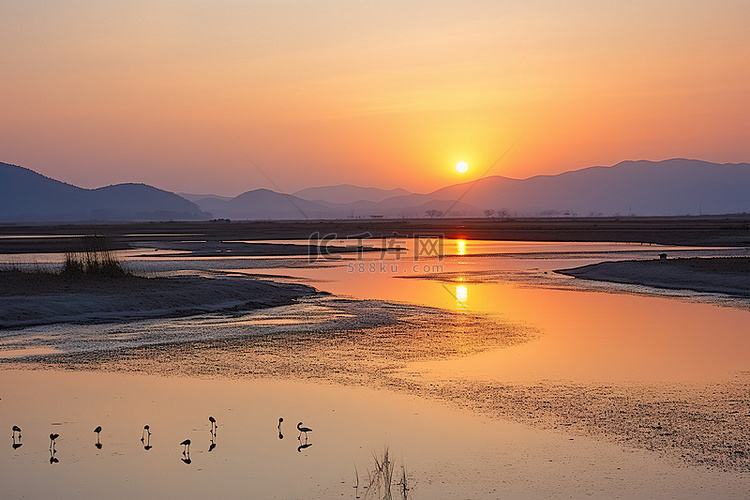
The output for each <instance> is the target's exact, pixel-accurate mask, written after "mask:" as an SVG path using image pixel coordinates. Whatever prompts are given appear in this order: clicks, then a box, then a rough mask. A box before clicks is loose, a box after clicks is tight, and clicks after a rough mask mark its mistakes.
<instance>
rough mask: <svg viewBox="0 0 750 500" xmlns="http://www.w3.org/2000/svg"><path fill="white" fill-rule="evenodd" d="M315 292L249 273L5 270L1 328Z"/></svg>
mask: <svg viewBox="0 0 750 500" xmlns="http://www.w3.org/2000/svg"><path fill="white" fill-rule="evenodd" d="M314 293H316V291H315V289H314V288H312V287H309V286H306V285H298V284H287V283H274V282H271V281H261V280H257V279H253V278H248V277H230V276H221V277H215V278H207V277H189V276H183V277H170V278H144V277H137V276H132V275H127V276H123V277H119V278H95V277H93V278H78V279H69V278H65V277H63V276H60V275H56V274H51V273H25V272H18V271H3V272H0V329H1V328H23V327H27V326H33V325H44V324H55V323H65V322H68V323H69V322H72V323H101V322H114V321H125V320H137V319H143V318H153V317H180V316H190V315H194V314H200V313H207V312H216V311H228V310H234V311H246V310H251V309H257V308H263V307H272V306H280V305H284V304H291V303H292V302H293V301H295V300H296V299H299V298H301V297H304V296H308V295H312V294H314Z"/></svg>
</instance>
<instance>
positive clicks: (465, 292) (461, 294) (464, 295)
mask: <svg viewBox="0 0 750 500" xmlns="http://www.w3.org/2000/svg"><path fill="white" fill-rule="evenodd" d="M468 300H469V289H468V288H466V285H456V303H457V304H460V305H464V304H466V302H468Z"/></svg>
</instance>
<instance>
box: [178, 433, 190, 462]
mask: <svg viewBox="0 0 750 500" xmlns="http://www.w3.org/2000/svg"><path fill="white" fill-rule="evenodd" d="M180 446H184V448H183V450H182V458H181V459H180V460H182V461H183V462H185V463H186V464H188V465H190V464H191V463H192V460H191V459H190V440H189V439H186V440H185V441H183V442H181V443H180Z"/></svg>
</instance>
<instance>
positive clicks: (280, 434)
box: [276, 417, 284, 439]
mask: <svg viewBox="0 0 750 500" xmlns="http://www.w3.org/2000/svg"><path fill="white" fill-rule="evenodd" d="M283 421H284V417H279V425H277V426H276V428H277V429H278V430H279V439H284V435H283V434H282V433H281V422H283Z"/></svg>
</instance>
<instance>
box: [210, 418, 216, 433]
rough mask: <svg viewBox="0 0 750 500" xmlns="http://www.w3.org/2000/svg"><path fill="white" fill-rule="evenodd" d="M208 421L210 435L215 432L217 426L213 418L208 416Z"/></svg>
mask: <svg viewBox="0 0 750 500" xmlns="http://www.w3.org/2000/svg"><path fill="white" fill-rule="evenodd" d="M208 421H209V422H211V433H214V432H216V428H217V427H218V425H216V419H215V418H214V417H211V416H209V417H208Z"/></svg>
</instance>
